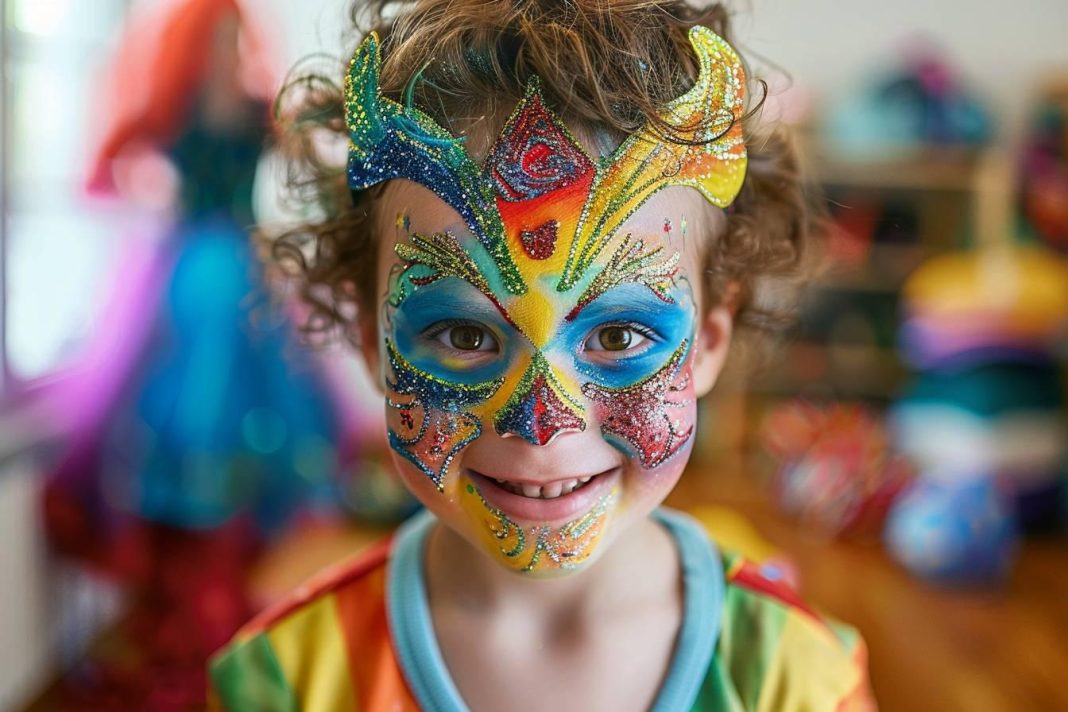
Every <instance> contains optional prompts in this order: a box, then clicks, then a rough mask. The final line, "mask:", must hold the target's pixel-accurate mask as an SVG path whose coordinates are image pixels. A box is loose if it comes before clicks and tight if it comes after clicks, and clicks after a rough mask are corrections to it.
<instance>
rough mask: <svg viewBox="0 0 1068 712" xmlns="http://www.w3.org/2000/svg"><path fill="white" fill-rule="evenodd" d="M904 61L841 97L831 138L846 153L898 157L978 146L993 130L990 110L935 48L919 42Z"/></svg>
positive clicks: (830, 124)
mask: <svg viewBox="0 0 1068 712" xmlns="http://www.w3.org/2000/svg"><path fill="white" fill-rule="evenodd" d="M915 44H916V46H914V47H911V48H908V49H907V50H906V51H905V52H903V53H902V56H904V57H907V60H906V63H905V64H904V66H902V67H901V68H900V69H899V70H898V71H897V73H895V74H889V75H887V76H883V77H882V78H880V79H879V80H878V81H877V82H875V83H873V85H871V88H869V89H868V90H867V91H866V92H865V93H864V94H862V95H861V96H856V97H853V98H850V99H847V100H845V101H843V102H842V103H841V104H840V105H839V106H838V107H837V108H836V109H835V110H834V111H833V112H832V115H831V117H830V120H829V121H828V122H827V128H826V130H825V131H824V137H825V140H826V141H827V144H828V145H829V146H830V147H831V148H832V149H834V150H835V151H836V152H837V153H839V154H840V155H842V156H843V157H848V158H852V159H861V158H868V159H870V158H900V157H902V156H905V155H908V154H912V153H916V152H918V151H921V150H925V149H930V147H932V146H937V147H943V148H961V147H974V146H979V145H982V144H984V143H985V142H986V141H987V140H988V139H989V138H990V135H991V120H990V116H989V114H988V112H987V111H986V109H985V108H983V106H982V105H981V104H980V103H979V102H978V101H976V99H975V98H974V97H973V96H971V95H970V94H969V93H968V92H967V91H966V90H965V89H964V88H963V86H962V84H963V83H962V82H961V80H960V79H959V78H958V77H957V76H956V72H955V71H954V69H953V67H952V65H950V64H949V63H948V62H947V61H946V60H945V59H944V58H943V57H942V56H941V53H940V52H939V51H938V50H937V48H935V47H933V46H931V45H929V44H926V43H915Z"/></svg>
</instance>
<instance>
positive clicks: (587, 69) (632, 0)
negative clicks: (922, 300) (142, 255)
mask: <svg viewBox="0 0 1068 712" xmlns="http://www.w3.org/2000/svg"><path fill="white" fill-rule="evenodd" d="M350 16H351V20H352V23H353V29H354V30H355V31H356V33H357V34H358V35H360V36H361V38H362V36H363V35H365V34H366V33H368V32H370V31H371V30H374V31H377V32H378V33H379V35H380V37H381V40H382V51H383V67H382V76H381V89H382V91H383V93H384V94H385V95H386V96H390V97H391V98H394V99H397V100H400V98H401V95H402V93H403V92H404V91H405V90H406V88H408V90H409V91H413V92H414V95H413V97H412V100H413V103H414V104H415V105H417V106H419V107H420V109H422V110H423V111H425V112H426V113H428V114H430V116H431V117H432V118H434V120H435V121H437V122H438V123H439V124H441V125H442V126H444V127H445V128H447V129H449V130H450V131H452V132H453V133H454V134H455V135H466V136H467V137H468V138H469V139H475V140H472V141H468V143H467V148H468V150H469V151H470V152H472V153H477V151H478V150H479V146H480V143H479V141H478V138H479V137H480V136H481V137H483V138H486V139H488V140H492V137H493V136H495V135H496V131H497V130H499V128H500V126H501V125H503V123H504V121H505V120H506V119H507V116H508V113H509V112H510V111H511V110H512V108H513V107H514V106H515V104H516V103H517V102H518V101H520V99H521V98H522V97H523V94H524V90H525V88H526V84H527V80H528V78H529V77H532V76H537V77H539V78H540V80H541V86H542V92H543V95H544V96H545V98H546V100H547V101H548V102H549V103H550V105H551V106H553V108H554V110H555V111H556V113H557V114H558V115H559V116H560V117H561V119H562V120H563V121H564V122H565V123H567V124H568V125H569V126H571V127H572V128H573V129H574V130H577V131H579V132H581V133H583V134H591V135H605V134H607V135H608V136H609V137H611V138H612V139H613V140H616V141H619V140H622V139H623V138H624V137H625V136H627V135H628V134H630V133H632V132H634V131H635V130H637V129H638V128H640V127H641V126H642V125H645V124H647V123H648V124H649V125H651V126H652V127H653V128H654V129H660V130H663V131H667V130H669V129H668V127H666V126H664V125H663V122H662V120H661V119H660V117H659V111H658V109H659V107H661V106H662V105H663V104H664V103H666V102H667V101H669V100H671V99H673V98H675V97H677V96H679V95H680V94H682V93H684V92H685V91H686V90H687V89H688V88H689V87H690V86H692V84H693V82H694V81H695V78H696V74H697V70H698V67H697V61H696V57H695V56H694V55H693V51H692V48H691V45H690V42H689V39H688V31H689V29H690V28H691V27H693V26H694V25H703V26H705V27H708V28H709V29H711V30H713V31H714V32H716V33H717V34H718V35H720V36H721V37H723V38H724V39H725V40H727V41H728V42H730V40H731V35H730V28H729V14H728V12H727V10H726V9H725V7H724V6H723V5H722V4H721V3H711V4H707V3H706V4H692V3H688V2H683V1H681V0H569V1H568V2H549V1H548V0H495V1H489V2H485V1H479V0H409V1H407V2H397V1H396V0H371V1H370V2H356V3H355V4H354V5H353V8H352V10H351V13H350ZM343 72H344V65H343V64H338V65H337V69H336V71H333V72H323V71H300V69H299V67H298V70H296V74H295V75H294V76H293V78H291V79H290V80H289V81H288V83H287V85H286V87H285V88H284V89H283V91H282V93H281V94H280V96H279V98H278V101H277V103H276V117H277V131H278V141H279V144H280V146H281V149H282V152H283V155H284V156H285V157H286V159H287V163H286V165H287V166H288V171H289V173H288V186H289V189H290V194H289V197H290V199H291V200H293V201H294V202H295V204H296V205H298V206H302V207H305V208H307V207H308V206H313V207H314V213H313V217H311V218H310V219H307V220H306V221H305V222H303V223H302V224H299V225H297V226H295V227H292V228H290V229H288V230H286V231H285V232H283V233H281V234H279V235H268V234H265V233H261V234H260V240H261V244H262V245H263V247H264V248H265V250H264V253H265V256H267V257H269V264H270V265H273V266H274V267H275V268H276V270H277V271H276V274H277V275H279V276H281V278H282V279H284V280H287V281H289V282H294V283H295V284H296V286H297V288H298V289H299V293H300V295H301V297H302V298H303V301H304V302H305V303H306V304H307V305H308V306H309V307H310V312H309V314H310V315H309V318H308V319H307V321H306V323H305V324H304V329H305V332H306V333H307V334H308V335H309V336H312V337H315V336H317V335H319V336H321V335H324V334H333V333H337V332H338V331H340V332H341V333H342V334H344V335H345V336H346V337H347V338H349V339H350V340H356V339H357V334H358V333H359V330H358V328H356V327H357V320H358V316H359V315H360V314H361V313H365V314H373V313H375V309H374V306H373V305H374V302H375V295H376V293H377V291H376V290H377V287H376V283H375V282H376V279H375V275H376V266H377V258H376V256H377V240H376V238H375V235H374V234H373V229H372V226H373V225H374V206H375V198H376V197H377V196H378V195H379V194H380V192H381V188H382V186H381V185H379V186H375V187H373V188H370V189H368V190H365V191H361V192H360V193H357V194H356V195H355V198H354V197H353V195H352V194H350V191H349V189H348V186H347V184H346V179H345V164H344V160H343V159H342V158H339V156H341V155H343V151H342V152H339V151H338V150H336V149H337V148H338V143H339V142H342V141H345V140H346V139H347V135H346V132H345V122H344V104H343V93H342V88H341V78H342V76H343ZM416 74H418V75H419V81H418V82H414V83H413V82H411V79H412V77H413V76H414V75H416ZM757 85H758V86H759V88H760V91H758V92H756V95H757V99H756V101H755V102H753V105H752V106H751V107H750V109H749V111H748V112H747V113H746V115H745V117H744V119H743V129H744V132H745V135H746V142H747V146H748V152H749V167H748V173H747V176H746V179H745V182H744V184H743V186H742V190H741V192H740V194H739V195H738V197H737V198H736V200H735V202H734V203H733V205H732V206H731V208H730V209H728V211H727V215H726V220H725V225H726V226H725V228H723V232H722V234H720V235H718V236H710V237H709V248H708V249H707V251H706V257H705V265H704V267H705V285H704V286H705V289H706V294H708V295H709V297H710V298H709V299H707V300H706V306H708V305H711V304H716V303H721V302H722V301H723V300H724V299H728V300H729V301H730V303H731V305H732V307H733V309H734V314H735V323H736V324H737V325H738V326H743V327H754V328H756V329H758V330H771V329H773V328H775V327H777V326H779V325H781V324H783V323H785V322H786V321H787V320H788V318H787V317H788V311H789V310H788V309H784V308H783V305H782V304H780V305H777V306H774V307H772V306H769V305H764V304H760V303H759V302H760V300H759V299H756V298H755V297H756V296H757V291H758V286H759V285H760V284H761V283H762V280H765V279H766V278H768V277H782V278H788V277H790V276H796V275H797V274H798V273H799V270H800V267H801V263H802V258H803V256H804V254H805V249H806V245H807V244H808V243H809V242H810V241H811V238H812V237H813V235H814V234H815V232H816V227H817V225H818V223H819V221H820V216H819V212H818V211H816V210H814V209H813V207H812V206H813V203H812V201H810V200H808V199H807V198H806V195H805V184H804V182H803V181H802V180H801V176H800V171H799V163H798V159H797V156H796V153H795V151H794V149H793V146H792V144H791V142H790V140H789V138H788V136H787V135H786V133H785V131H784V130H783V129H781V128H767V127H760V126H759V125H758V122H757V114H758V110H759V108H760V106H761V105H762V103H763V98H764V95H765V93H766V86H765V85H764V84H763V82H757ZM476 129H478V130H476ZM483 143H484V142H483ZM486 148H488V146H482V149H483V150H485V149H486ZM709 209H711V208H709Z"/></svg>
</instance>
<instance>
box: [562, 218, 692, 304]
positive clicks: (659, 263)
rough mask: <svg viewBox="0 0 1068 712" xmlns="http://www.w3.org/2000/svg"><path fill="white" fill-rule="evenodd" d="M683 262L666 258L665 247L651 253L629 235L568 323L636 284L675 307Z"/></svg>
mask: <svg viewBox="0 0 1068 712" xmlns="http://www.w3.org/2000/svg"><path fill="white" fill-rule="evenodd" d="M681 259H682V256H681V255H680V254H679V253H678V252H675V253H674V254H670V255H668V254H665V249H664V247H662V246H661V247H656V248H653V249H648V250H647V249H645V242H644V241H643V240H641V239H640V238H634V237H632V236H631V235H630V234H627V235H626V237H624V238H623V240H622V242H621V243H620V245H619V247H617V248H616V250H615V252H613V253H612V256H611V257H610V258H609V259H608V263H607V264H606V265H605V266H604V267H603V268H602V269H601V271H600V272H598V273H597V276H596V277H594V278H593V281H592V282H590V284H589V286H587V287H586V289H585V290H584V291H583V292H582V296H580V297H579V300H578V303H576V304H575V307H574V308H573V309H572V310H571V311H570V312H569V313H568V315H567V317H565V319H564V320H565V321H574V320H575V319H576V318H577V317H578V315H579V314H580V313H581V312H582V310H583V309H585V308H586V307H588V306H589V305H590V304H592V303H593V302H595V301H597V300H598V299H600V298H601V297H602V296H604V295H605V294H607V293H609V292H612V291H615V290H617V289H619V288H620V287H625V286H628V285H632V284H633V285H640V286H645V287H648V289H649V291H651V292H652V293H653V295H654V296H656V298H657V299H659V300H660V301H662V302H665V303H667V304H674V303H675V300H674V298H673V297H672V296H671V294H670V290H671V287H672V286H674V283H675V275H677V274H678V271H679V261H680V260H681Z"/></svg>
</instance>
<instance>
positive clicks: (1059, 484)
mask: <svg viewBox="0 0 1068 712" xmlns="http://www.w3.org/2000/svg"><path fill="white" fill-rule="evenodd" d="M904 295H905V299H904V323H903V326H902V330H901V349H902V353H903V355H904V357H905V358H906V360H907V361H909V362H910V363H911V364H912V365H913V366H914V367H916V368H917V369H918V370H919V371H920V373H919V374H918V375H917V376H916V378H915V379H914V381H913V383H912V384H911V385H910V386H909V387H908V388H907V389H906V390H905V392H904V393H903V394H902V397H901V398H900V400H899V402H898V403H897V405H896V406H895V408H894V409H893V413H892V417H891V422H892V424H893V427H894V431H895V433H896V442H897V445H898V447H899V448H900V449H901V450H902V451H903V452H905V453H907V454H908V455H909V456H910V457H912V458H913V459H914V460H915V461H916V462H917V464H918V466H919V468H920V470H921V471H922V473H923V475H924V477H926V478H928V479H932V478H937V479H938V480H939V481H940V482H942V483H944V484H946V485H947V486H951V485H955V484H958V483H960V482H963V481H965V480H967V479H968V478H971V477H973V476H974V474H975V473H976V472H981V473H984V475H985V476H989V477H993V478H995V479H996V480H997V481H998V482H999V486H1000V487H1002V489H1003V490H1004V492H1005V495H1006V496H1007V497H1009V498H1010V501H1011V502H1013V503H1014V508H1015V515H1016V516H1017V518H1018V523H1019V526H1020V528H1021V529H1022V530H1023V531H1025V532H1033V531H1040V530H1047V529H1051V528H1054V527H1057V526H1059V524H1060V522H1061V521H1062V518H1063V512H1062V507H1061V500H1062V496H1061V492H1062V491H1063V489H1064V488H1065V478H1064V469H1065V461H1066V456H1068V432H1066V430H1065V423H1064V405H1065V404H1064V383H1063V380H1062V371H1061V367H1060V365H1059V364H1058V363H1057V361H1056V356H1055V353H1056V350H1057V344H1058V342H1059V340H1060V338H1061V336H1062V334H1063V332H1064V327H1065V325H1066V322H1068V266H1066V265H1065V263H1064V261H1063V260H1062V259H1061V258H1060V257H1058V256H1057V255H1055V254H1054V253H1052V252H1050V251H1048V250H1044V249H1039V248H1035V247H1010V246H999V247H992V248H987V249H984V250H978V251H973V252H961V253H954V254H949V255H944V256H941V257H937V258H934V259H932V260H930V261H928V262H927V263H926V264H924V265H923V266H922V267H921V268H920V269H919V270H917V271H916V273H915V274H914V275H913V276H912V277H911V278H910V279H909V281H908V283H907V284H906V286H905V290H904Z"/></svg>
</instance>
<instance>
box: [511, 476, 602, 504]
mask: <svg viewBox="0 0 1068 712" xmlns="http://www.w3.org/2000/svg"><path fill="white" fill-rule="evenodd" d="M592 479H593V477H580V478H578V479H577V480H565V481H562V482H553V483H551V484H547V485H544V486H541V485H529V484H519V483H518V482H509V481H508V480H499V479H497V478H496V477H494V478H493V481H494V482H496V483H497V484H499V485H500V486H501V487H502V488H504V489H506V490H508V491H509V492H511V493H512V494H518V495H521V496H523V497H530V498H531V499H556V498H557V497H563V496H564V495H568V494H571V493H572V492H574V491H575V490H577V489H581V488H582V487H583V486H584V485H585V484H586V483H587V482H589V481H590V480H592Z"/></svg>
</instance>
